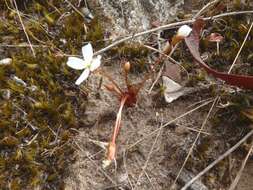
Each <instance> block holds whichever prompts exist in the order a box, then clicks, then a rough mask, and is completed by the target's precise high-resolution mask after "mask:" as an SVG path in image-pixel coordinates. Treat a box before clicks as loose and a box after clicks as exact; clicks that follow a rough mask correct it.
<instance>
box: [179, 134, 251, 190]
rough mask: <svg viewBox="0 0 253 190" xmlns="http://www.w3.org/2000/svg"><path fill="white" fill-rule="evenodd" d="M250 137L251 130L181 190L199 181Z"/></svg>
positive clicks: (185, 189)
mask: <svg viewBox="0 0 253 190" xmlns="http://www.w3.org/2000/svg"><path fill="white" fill-rule="evenodd" d="M251 135H253V130H251V131H250V132H249V133H248V134H247V135H245V136H244V137H243V138H242V139H241V140H240V141H239V142H238V143H236V144H235V145H234V146H232V147H231V148H230V149H229V150H227V151H226V152H225V153H224V154H222V155H221V156H220V157H219V158H218V159H216V160H215V161H214V162H212V163H211V164H209V165H208V166H207V167H206V168H205V169H204V170H202V171H201V172H200V173H199V174H198V175H196V176H195V177H194V178H192V179H191V180H190V181H189V182H188V183H186V184H185V185H184V187H183V188H181V190H187V188H188V187H189V186H190V185H191V184H192V183H193V182H194V181H196V180H197V179H199V178H200V177H201V176H203V175H204V174H205V173H206V172H208V171H209V170H210V169H212V168H213V167H214V166H215V165H216V164H217V163H219V162H220V161H221V160H223V159H224V158H226V157H227V156H228V155H229V154H231V153H232V152H233V151H234V150H236V149H237V148H238V147H239V146H240V145H241V144H242V143H244V142H245V141H246V140H247V139H248V138H249V137H250V136H251Z"/></svg>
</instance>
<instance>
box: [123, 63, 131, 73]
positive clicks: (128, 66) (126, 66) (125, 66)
mask: <svg viewBox="0 0 253 190" xmlns="http://www.w3.org/2000/svg"><path fill="white" fill-rule="evenodd" d="M130 66H131V65H130V63H129V62H126V63H125V65H124V70H125V71H126V73H128V72H129V70H130Z"/></svg>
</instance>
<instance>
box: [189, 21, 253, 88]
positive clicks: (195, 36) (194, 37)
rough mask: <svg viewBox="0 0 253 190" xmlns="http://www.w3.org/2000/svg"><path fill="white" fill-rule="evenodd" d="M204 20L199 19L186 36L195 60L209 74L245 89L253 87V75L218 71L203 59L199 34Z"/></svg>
mask: <svg viewBox="0 0 253 190" xmlns="http://www.w3.org/2000/svg"><path fill="white" fill-rule="evenodd" d="M204 24H205V23H204V20H203V19H197V20H196V21H195V22H194V24H193V29H192V32H191V34H190V35H189V36H188V37H186V38H185V43H186V45H187V47H188V49H189V50H190V53H191V54H192V56H193V58H194V60H195V61H196V62H197V63H198V64H199V65H200V66H201V67H203V68H204V69H205V70H206V71H207V73H208V74H211V75H213V76H214V77H215V78H219V79H221V80H223V81H224V82H226V83H227V84H230V85H234V86H237V87H241V88H245V89H253V76H245V75H236V74H227V73H223V72H219V71H216V70H214V69H212V68H210V67H209V66H208V65H207V64H206V63H205V62H204V61H203V60H202V59H201V56H200V52H199V36H200V34H201V33H200V32H201V30H202V29H203V27H204Z"/></svg>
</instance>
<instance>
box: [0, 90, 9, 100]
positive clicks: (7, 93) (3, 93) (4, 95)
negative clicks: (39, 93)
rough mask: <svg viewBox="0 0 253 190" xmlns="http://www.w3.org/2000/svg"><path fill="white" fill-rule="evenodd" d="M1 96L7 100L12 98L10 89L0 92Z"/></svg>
mask: <svg viewBox="0 0 253 190" xmlns="http://www.w3.org/2000/svg"><path fill="white" fill-rule="evenodd" d="M0 96H1V97H2V98H3V99H5V100H9V99H10V97H11V91H10V90H9V89H2V90H0Z"/></svg>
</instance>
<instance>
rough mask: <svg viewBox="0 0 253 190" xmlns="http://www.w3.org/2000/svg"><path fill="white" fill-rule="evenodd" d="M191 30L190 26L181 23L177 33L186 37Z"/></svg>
mask: <svg viewBox="0 0 253 190" xmlns="http://www.w3.org/2000/svg"><path fill="white" fill-rule="evenodd" d="M191 31H192V28H191V27H189V26H188V25H183V26H181V27H180V28H179V29H178V31H177V35H178V36H181V37H184V38H186V37H187V36H189V34H190V33H191Z"/></svg>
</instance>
